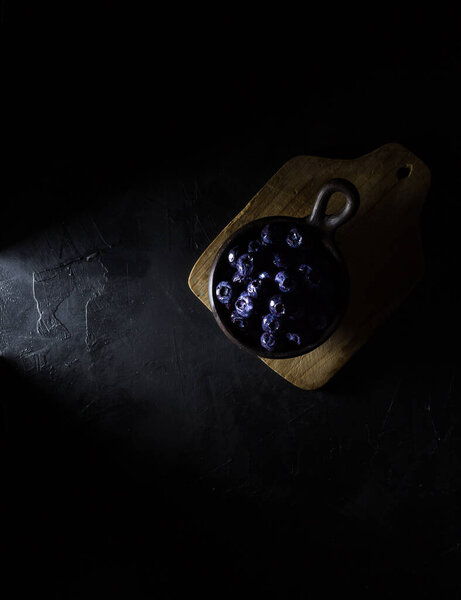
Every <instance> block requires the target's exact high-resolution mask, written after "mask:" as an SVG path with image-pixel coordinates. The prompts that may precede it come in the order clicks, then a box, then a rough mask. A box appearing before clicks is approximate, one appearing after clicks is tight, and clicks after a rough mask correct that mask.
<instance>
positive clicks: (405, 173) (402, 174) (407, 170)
mask: <svg viewBox="0 0 461 600" xmlns="http://www.w3.org/2000/svg"><path fill="white" fill-rule="evenodd" d="M412 170H413V165H405V166H404V167H400V169H397V172H396V175H397V179H406V178H407V177H410V175H411V172H412Z"/></svg>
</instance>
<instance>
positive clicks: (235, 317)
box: [230, 310, 248, 329]
mask: <svg viewBox="0 0 461 600" xmlns="http://www.w3.org/2000/svg"><path fill="white" fill-rule="evenodd" d="M230 318H231V321H232V323H233V324H234V325H235V326H236V327H238V328H239V329H245V328H246V327H247V325H248V321H247V320H246V319H244V318H243V317H242V316H241V315H239V313H238V312H237V311H236V310H234V312H232V313H231V317H230Z"/></svg>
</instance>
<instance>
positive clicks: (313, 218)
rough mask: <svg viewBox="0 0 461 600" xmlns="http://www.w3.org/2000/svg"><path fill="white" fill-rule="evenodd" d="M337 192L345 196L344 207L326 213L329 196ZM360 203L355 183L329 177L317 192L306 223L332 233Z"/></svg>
mask: <svg viewBox="0 0 461 600" xmlns="http://www.w3.org/2000/svg"><path fill="white" fill-rule="evenodd" d="M336 192H339V193H341V194H344V196H345V197H346V204H345V206H344V208H343V209H342V210H341V211H340V212H338V213H335V214H333V215H327V214H326V212H325V211H326V209H327V205H328V202H329V200H330V198H331V196H332V195H333V194H334V193H336ZM359 205H360V197H359V193H358V191H357V188H356V187H355V185H353V184H352V183H351V182H350V181H348V180H347V179H340V178H337V179H331V180H330V181H327V183H325V184H324V185H323V186H322V187H321V188H320V191H319V193H318V194H317V198H316V199H315V203H314V208H313V209H312V212H311V214H310V215H309V216H308V217H307V223H308V225H314V226H315V227H319V228H320V229H323V231H325V232H326V233H328V234H330V235H333V234H334V232H335V231H336V229H337V228H338V227H340V226H341V225H344V223H346V222H347V221H349V219H350V218H352V217H353V216H354V215H355V213H356V212H357V210H358V208H359Z"/></svg>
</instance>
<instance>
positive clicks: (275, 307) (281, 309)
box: [269, 296, 286, 317]
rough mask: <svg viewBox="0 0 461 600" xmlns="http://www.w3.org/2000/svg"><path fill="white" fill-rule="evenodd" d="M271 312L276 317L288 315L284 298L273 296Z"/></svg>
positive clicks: (270, 303) (270, 302)
mask: <svg viewBox="0 0 461 600" xmlns="http://www.w3.org/2000/svg"><path fill="white" fill-rule="evenodd" d="M269 310H270V312H271V313H272V314H273V315H275V316H276V317H281V316H282V315H284V314H285V313H286V307H285V304H284V303H283V300H282V296H272V298H271V299H270V301H269Z"/></svg>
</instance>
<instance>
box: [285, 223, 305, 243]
mask: <svg viewBox="0 0 461 600" xmlns="http://www.w3.org/2000/svg"><path fill="white" fill-rule="evenodd" d="M286 242H287V244H288V245H289V246H290V248H299V247H300V246H301V245H302V243H303V236H302V235H301V234H300V232H299V230H298V229H296V227H293V229H290V231H289V232H288V235H287V239H286Z"/></svg>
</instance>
